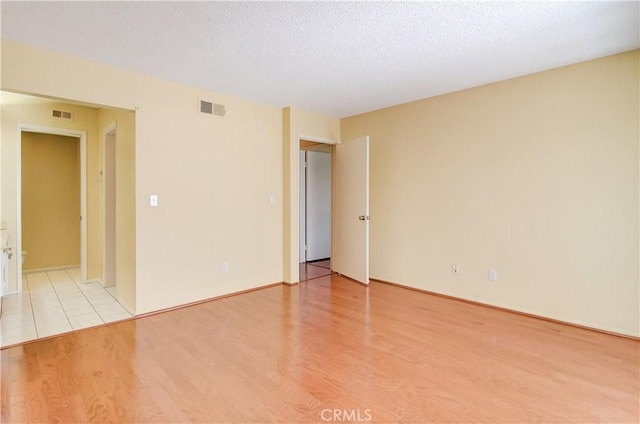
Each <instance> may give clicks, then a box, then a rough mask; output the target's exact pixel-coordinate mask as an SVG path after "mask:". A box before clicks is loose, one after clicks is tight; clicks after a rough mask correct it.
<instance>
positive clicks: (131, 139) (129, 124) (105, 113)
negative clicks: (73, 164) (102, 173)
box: [98, 108, 136, 311]
mask: <svg viewBox="0 0 640 424" xmlns="http://www.w3.org/2000/svg"><path fill="white" fill-rule="evenodd" d="M114 123H115V124H116V140H115V142H116V159H115V160H116V169H115V173H116V182H115V185H116V188H115V192H116V193H115V204H116V213H115V215H116V217H115V218H116V260H115V262H116V283H117V284H116V293H117V297H118V300H119V301H120V302H121V303H122V304H124V305H125V306H126V307H127V308H128V309H129V310H131V311H135V310H136V222H135V219H136V210H135V204H136V198H135V196H136V193H135V131H136V130H135V113H134V112H133V111H120V110H114V109H104V108H102V109H99V110H98V129H99V133H100V134H101V137H100V143H99V144H100V164H101V166H103V165H104V133H105V130H106V129H107V128H108V127H109V126H110V125H111V124H114ZM100 188H101V192H100V193H101V198H103V199H104V184H102V185H101V186H100ZM102 212H104V209H103V210H102ZM104 219H105V218H104V215H103V214H102V215H101V223H102V226H101V229H102V230H104Z"/></svg>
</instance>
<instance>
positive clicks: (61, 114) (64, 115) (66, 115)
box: [51, 109, 73, 120]
mask: <svg viewBox="0 0 640 424" xmlns="http://www.w3.org/2000/svg"><path fill="white" fill-rule="evenodd" d="M51 116H52V117H53V118H58V119H68V120H72V119H73V113H72V112H67V111H66V110H55V109H53V110H52V111H51Z"/></svg>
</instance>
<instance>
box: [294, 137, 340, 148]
mask: <svg viewBox="0 0 640 424" xmlns="http://www.w3.org/2000/svg"><path fill="white" fill-rule="evenodd" d="M301 140H304V141H312V142H314V143H323V144H340V142H339V141H335V140H329V139H326V138H319V137H310V136H307V135H303V134H298V148H299V147H300V141H301Z"/></svg>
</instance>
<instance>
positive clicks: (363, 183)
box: [332, 136, 369, 284]
mask: <svg viewBox="0 0 640 424" xmlns="http://www.w3.org/2000/svg"><path fill="white" fill-rule="evenodd" d="M335 147H336V150H335V152H336V155H335V190H336V198H335V199H336V205H335V242H334V257H333V260H332V268H333V270H334V271H335V272H337V273H339V274H342V275H344V276H345V277H349V278H351V279H353V280H356V281H359V282H361V283H363V284H369V137H368V136H366V137H362V138H358V139H356V140H351V141H347V142H344V143H341V144H338V145H336V146H335Z"/></svg>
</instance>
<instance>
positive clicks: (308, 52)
mask: <svg viewBox="0 0 640 424" xmlns="http://www.w3.org/2000/svg"><path fill="white" fill-rule="evenodd" d="M1 11H2V27H1V28H2V29H1V31H2V38H4V39H8V40H12V41H16V42H19V43H23V44H28V45H33V46H37V47H41V48H44V49H47V50H52V51H57V52H62V53H67V54H71V55H74V56H79V57H82V58H85V59H88V60H91V61H95V62H100V63H105V64H108V65H112V66H115V67H118V68H122V69H127V70H131V71H136V72H139V73H143V74H148V75H153V76H156V77H160V78H163V79H167V80H171V81H176V82H181V83H184V84H188V85H192V86H196V87H201V88H206V89H210V90H213V91H217V92H222V93H225V94H230V95H234V96H239V97H244V98H247V99H252V100H255V101H259V102H262V103H267V104H271V105H275V106H280V107H284V106H297V107H302V108H305V109H309V110H313V111H316V112H323V113H326V114H329V115H333V116H337V117H344V116H349V115H353V114H358V113H362V112H366V111H370V110H375V109H380V108H383V107H387V106H391V105H395V104H399V103H405V102H408V101H411V100H417V99H421V98H425V97H431V96H435V95H439V94H443V93H448V92H452V91H457V90H461V89H464V88H469V87H473V86H478V85H482V84H487V83H491V82H495V81H500V80H504V79H508V78H512V77H516V76H520V75H525V74H530V73H533V72H538V71H542V70H545V69H551V68H555V67H558V66H563V65H568V64H572V63H577V62H581V61H585V60H589V59H593V58H597V57H602V56H606V55H610V54H614V53H619V52H623V51H628V50H632V49H635V48H638V47H639V46H640V36H639V27H640V23H639V16H640V9H639V3H638V2H506V3H505V2H480V3H470V2H439V3H435V2H426V3H425V2H348V3H343V2H321V1H318V2H10V1H2V2H1Z"/></svg>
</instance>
